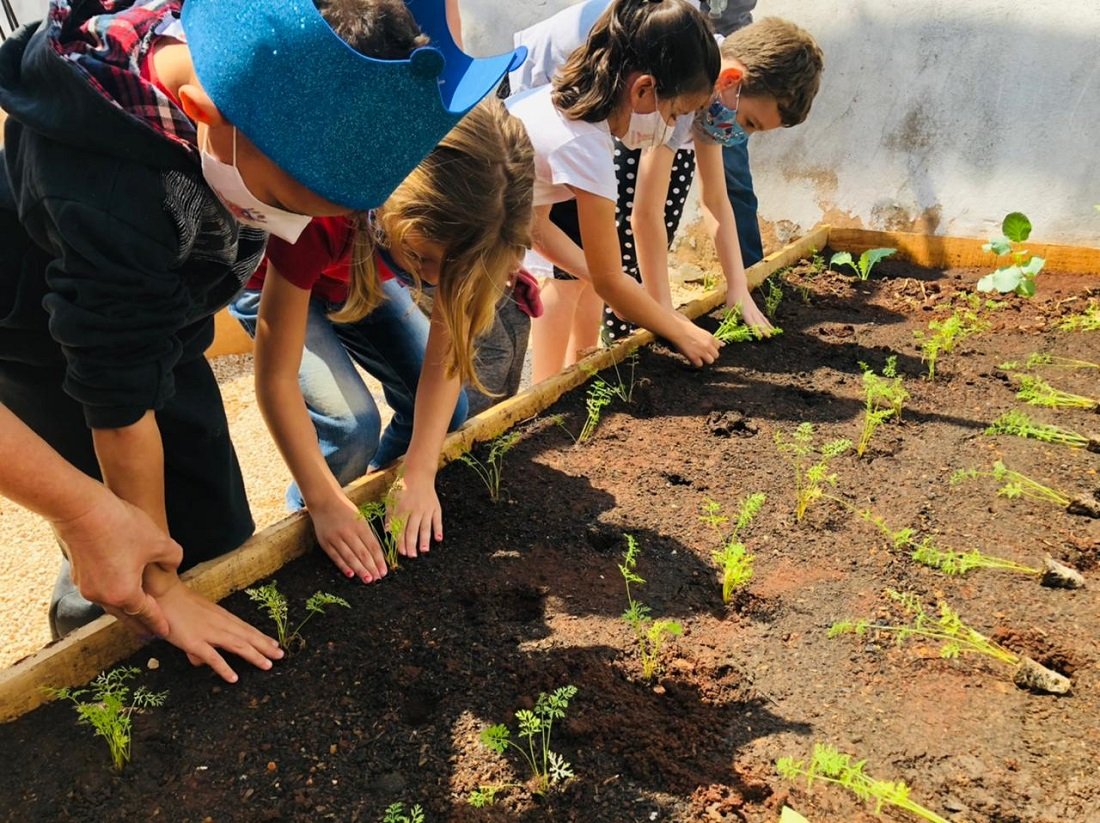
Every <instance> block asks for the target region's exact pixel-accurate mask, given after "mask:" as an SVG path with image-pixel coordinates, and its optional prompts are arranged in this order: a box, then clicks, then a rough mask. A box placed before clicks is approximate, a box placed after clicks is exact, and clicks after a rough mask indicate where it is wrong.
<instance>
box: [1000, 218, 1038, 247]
mask: <svg viewBox="0 0 1100 823" xmlns="http://www.w3.org/2000/svg"><path fill="white" fill-rule="evenodd" d="M1001 231H1003V232H1004V233H1005V237H1007V238H1008V239H1010V240H1015V241H1016V242H1017V243H1022V242H1024V241H1025V240H1027V238H1028V237H1030V236H1031V221H1030V220H1028V219H1027V215H1026V214H1024V213H1023V212H1020V211H1014V212H1011V213H1009V214H1006V215H1005V219H1004V222H1003V223H1002V224H1001Z"/></svg>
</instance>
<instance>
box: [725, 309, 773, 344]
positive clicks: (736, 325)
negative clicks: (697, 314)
mask: <svg viewBox="0 0 1100 823" xmlns="http://www.w3.org/2000/svg"><path fill="white" fill-rule="evenodd" d="M782 333H783V329H781V328H779V327H777V326H772V330H771V334H772V335H773V336H774V335H777V334H782ZM764 337H765V335H764V332H763V331H761V330H760V329H758V328H757V327H756V326H747V325H745V323H744V322H743V321H742V319H741V307H740V306H730V307H729V308H728V309H726V310H725V311H724V312H723V313H722V322H720V323H719V324H718V328H717V329H715V330H714V338H715V340H718V341H719V342H722V343H747V342H748V341H750V340H763V339H764Z"/></svg>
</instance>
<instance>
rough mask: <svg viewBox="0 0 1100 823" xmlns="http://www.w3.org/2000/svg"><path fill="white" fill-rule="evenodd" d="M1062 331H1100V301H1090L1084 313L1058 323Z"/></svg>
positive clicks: (1069, 316)
mask: <svg viewBox="0 0 1100 823" xmlns="http://www.w3.org/2000/svg"><path fill="white" fill-rule="evenodd" d="M1058 328H1059V329H1060V330H1061V331H1100V301H1097V300H1090V301H1089V304H1088V306H1086V307H1085V309H1084V311H1080V312H1077V313H1076V314H1070V315H1067V316H1066V317H1063V318H1062V319H1061V320H1059V321H1058Z"/></svg>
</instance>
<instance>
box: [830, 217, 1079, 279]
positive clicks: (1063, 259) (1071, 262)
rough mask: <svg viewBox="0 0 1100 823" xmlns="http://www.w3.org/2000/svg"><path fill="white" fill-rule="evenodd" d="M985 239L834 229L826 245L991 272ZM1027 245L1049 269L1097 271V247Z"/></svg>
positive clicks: (930, 265) (929, 264)
mask: <svg viewBox="0 0 1100 823" xmlns="http://www.w3.org/2000/svg"><path fill="white" fill-rule="evenodd" d="M984 242H985V241H983V240H972V239H969V238H964V237H937V236H935V235H930V234H911V233H908V232H888V231H869V230H867V229H840V228H836V229H832V230H831V231H830V232H829V246H830V247H831V248H832V249H833V250H835V251H850V252H853V253H854V254H862V253H863V252H865V251H866V250H867V249H875V248H895V249H897V250H898V254H899V255H901V256H902V257H904V258H905V259H906V260H910V261H912V262H913V263H916V264H917V265H919V266H927V267H928V268H982V269H989V270H990V271H992V270H993V269H994V268H995V266H994V257H993V255H992V254H990V253H989V252H987V251H982V245H983V244H984ZM1026 247H1027V249H1028V251H1030V252H1031V253H1032V254H1036V255H1038V256H1039V257H1042V258H1043V259H1044V260H1046V261H1047V263H1046V267H1047V269H1048V270H1050V271H1058V272H1072V273H1075V274H1100V248H1097V249H1093V248H1086V247H1084V246H1059V245H1052V244H1044V243H1032V242H1030V241H1029V242H1028V243H1027V244H1026ZM1040 278H1041V275H1040ZM1040 282H1041V280H1040Z"/></svg>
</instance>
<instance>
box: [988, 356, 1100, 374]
mask: <svg viewBox="0 0 1100 823" xmlns="http://www.w3.org/2000/svg"><path fill="white" fill-rule="evenodd" d="M1044 366H1048V367H1050V368H1052V369H1100V363H1093V362H1092V361H1091V360H1077V359H1076V358H1073V357H1060V356H1058V355H1056V354H1045V353H1042V352H1032V353H1031V354H1029V355H1028V356H1027V360H1025V361H1024V364H1023V366H1021V365H1020V363H1019V362H1018V361H1016V360H1010V361H1008V362H1007V363H1000V364H998V366H997V368H998V369H1000V370H1001V371H1019V370H1020V369H1021V368H1024V369H1038V368H1042V367H1044Z"/></svg>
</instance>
